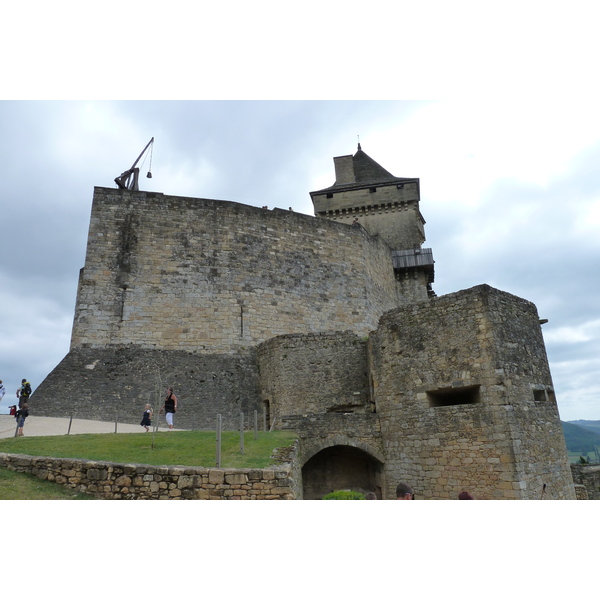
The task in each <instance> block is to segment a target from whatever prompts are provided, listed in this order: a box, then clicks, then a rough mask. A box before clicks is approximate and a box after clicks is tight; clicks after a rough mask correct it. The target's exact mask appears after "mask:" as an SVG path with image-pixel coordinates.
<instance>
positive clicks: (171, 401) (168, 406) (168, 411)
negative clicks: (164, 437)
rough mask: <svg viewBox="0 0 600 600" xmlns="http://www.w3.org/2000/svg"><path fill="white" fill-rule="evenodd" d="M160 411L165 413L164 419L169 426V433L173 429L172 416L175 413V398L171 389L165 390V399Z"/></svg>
mask: <svg viewBox="0 0 600 600" xmlns="http://www.w3.org/2000/svg"><path fill="white" fill-rule="evenodd" d="M160 410H161V411H162V410H164V411H165V419H166V420H167V425H168V426H169V431H171V430H172V429H173V415H174V414H175V412H176V411H177V396H176V395H175V394H174V393H173V388H167V397H166V398H165V403H164V404H163V405H162V408H161V409H160Z"/></svg>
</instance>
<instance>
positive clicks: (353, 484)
mask: <svg viewBox="0 0 600 600" xmlns="http://www.w3.org/2000/svg"><path fill="white" fill-rule="evenodd" d="M382 467H383V463H382V462H381V461H380V460H378V459H377V458H375V457H374V456H372V455H371V454H369V453H368V452H365V451H364V450H361V449H360V448H355V447H353V446H346V445H342V444H340V445H335V446H329V447H328V448H324V449H323V450H321V451H319V452H317V453H316V454H314V455H313V456H312V457H311V458H310V459H309V460H307V461H306V463H304V466H303V467H302V486H303V498H304V500H320V499H321V498H322V497H323V496H325V495H326V494H328V493H330V492H333V491H336V490H347V489H349V490H354V491H356V492H362V493H363V494H366V493H367V492H375V494H376V495H377V498H378V499H381V488H382V484H381V471H382Z"/></svg>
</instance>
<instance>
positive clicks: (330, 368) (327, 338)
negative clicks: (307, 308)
mask: <svg viewBox="0 0 600 600" xmlns="http://www.w3.org/2000/svg"><path fill="white" fill-rule="evenodd" d="M257 354H258V361H259V370H260V386H261V389H262V392H263V399H264V400H265V401H266V402H268V403H269V412H270V417H271V421H273V419H277V418H278V419H282V418H287V417H292V416H296V415H306V414H311V415H325V414H327V413H362V414H364V413H365V412H370V411H371V408H370V402H369V389H368V378H367V355H366V338H360V337H358V336H356V335H354V334H353V333H352V332H341V333H333V332H329V333H320V334H309V335H299V334H295V335H285V336H279V337H277V338H273V339H271V340H269V341H267V342H265V343H264V344H261V345H260V346H259V347H258V352H257ZM277 428H279V427H277Z"/></svg>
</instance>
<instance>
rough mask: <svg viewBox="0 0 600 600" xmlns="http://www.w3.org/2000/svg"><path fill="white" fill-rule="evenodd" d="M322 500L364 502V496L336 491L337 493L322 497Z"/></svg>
mask: <svg viewBox="0 0 600 600" xmlns="http://www.w3.org/2000/svg"><path fill="white" fill-rule="evenodd" d="M323 500H365V496H364V494H361V493H360V492H353V491H352V490H337V492H331V494H327V495H326V496H323Z"/></svg>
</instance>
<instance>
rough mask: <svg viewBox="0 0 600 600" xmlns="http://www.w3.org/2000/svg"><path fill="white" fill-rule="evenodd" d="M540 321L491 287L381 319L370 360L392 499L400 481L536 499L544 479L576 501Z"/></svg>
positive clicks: (448, 493)
mask: <svg viewBox="0 0 600 600" xmlns="http://www.w3.org/2000/svg"><path fill="white" fill-rule="evenodd" d="M538 321H539V319H538V316H537V311H536V310H535V306H534V305H532V304H531V303H529V302H527V301H525V300H522V299H520V298H517V297H515V296H511V295H510V294H506V293H504V292H500V291H498V290H494V289H493V288H490V287H489V286H478V287H476V288H472V289H470V290H463V291H462V292H457V293H455V294H449V295H447V296H443V297H441V298H437V299H434V300H432V301H431V302H430V303H427V304H425V303H422V304H420V305H414V306H412V307H407V308H401V309H397V310H394V311H390V313H388V314H386V315H384V317H382V319H381V321H380V326H379V328H378V329H377V331H375V332H374V333H373V334H372V335H371V338H370V357H371V364H372V376H373V390H374V392H373V396H374V401H375V404H376V410H377V414H378V415H379V417H380V420H381V436H382V440H383V451H384V454H385V456H386V458H387V460H386V464H385V479H386V481H387V485H388V489H387V490H386V494H387V496H388V497H391V496H392V494H393V487H394V486H395V485H396V483H397V482H398V481H406V482H407V483H410V484H411V485H413V487H414V488H415V491H416V492H417V494H418V495H419V496H420V497H427V498H432V499H435V498H456V497H457V496H458V493H459V492H460V491H462V489H467V490H468V491H470V492H471V493H472V494H473V495H474V496H475V497H477V498H480V499H536V498H539V496H540V493H541V490H542V486H543V484H544V483H546V484H547V497H552V498H554V499H573V498H575V492H574V488H573V482H572V479H571V477H570V472H569V467H568V462H567V454H566V448H565V444H564V438H563V436H562V431H561V428H560V421H559V418H558V412H557V408H556V402H555V399H554V398H553V396H552V394H549V395H546V394H545V392H546V391H551V388H552V382H551V380H550V379H549V370H548V368H547V361H546V358H545V352H544V351H543V340H542V338H541V333H539V329H540V326H539V322H538ZM532 331H533V334H532V333H531V332H532ZM534 389H535V390H536V394H534V393H533V392H534ZM538 389H541V390H543V391H544V397H543V400H541V399H540V398H541V396H540V395H539V393H538Z"/></svg>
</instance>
